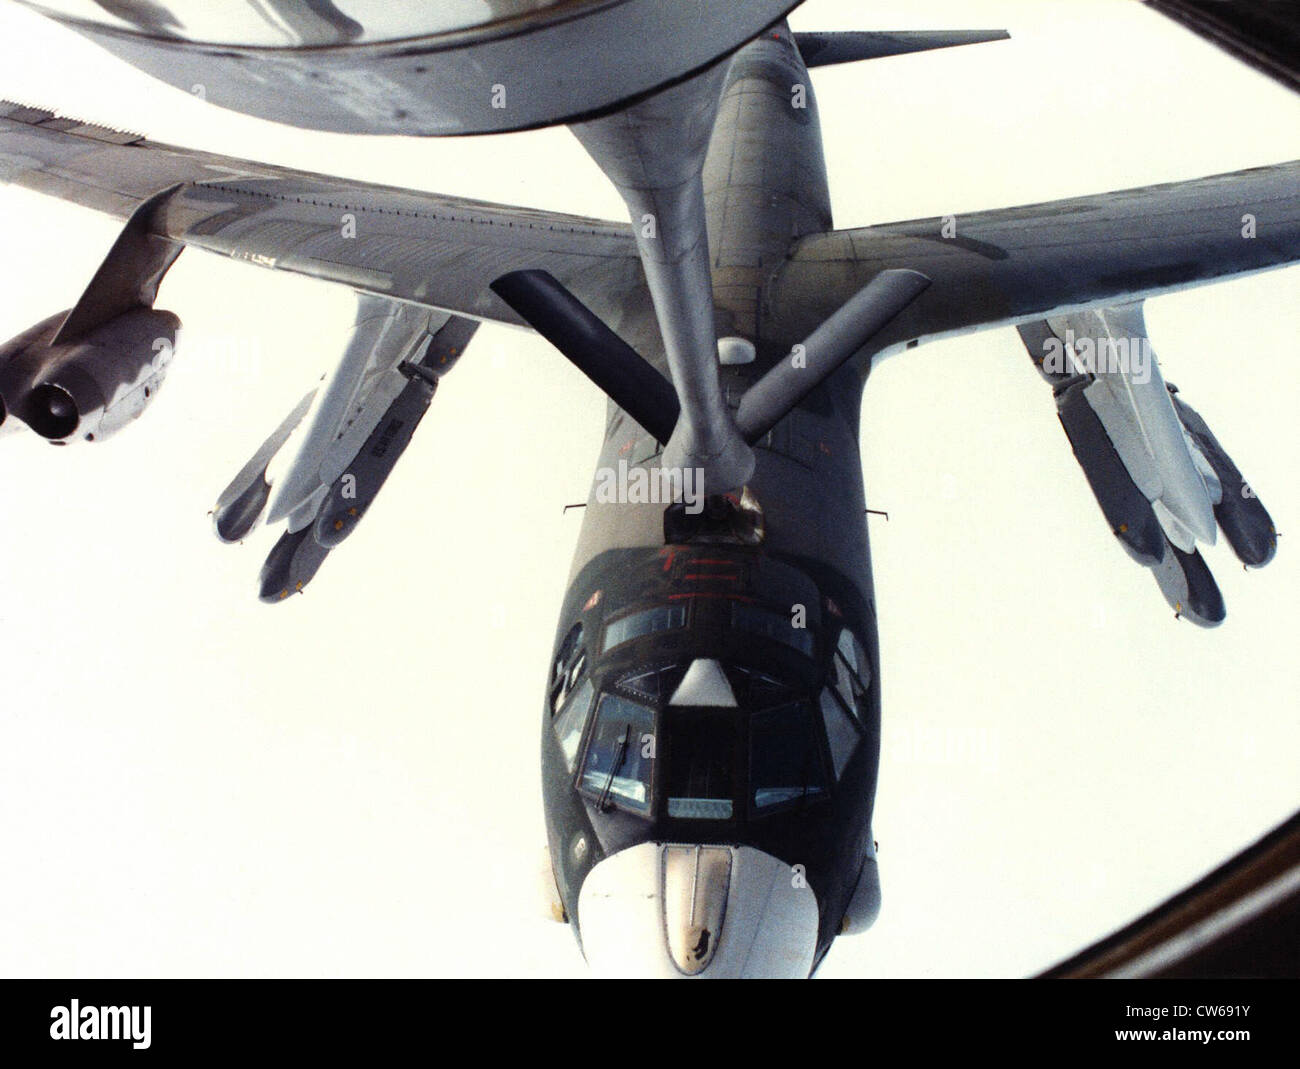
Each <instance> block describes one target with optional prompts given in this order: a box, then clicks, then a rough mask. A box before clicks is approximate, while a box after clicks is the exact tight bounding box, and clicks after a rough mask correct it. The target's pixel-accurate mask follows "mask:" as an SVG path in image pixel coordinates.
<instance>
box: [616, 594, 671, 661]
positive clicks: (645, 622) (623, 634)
mask: <svg viewBox="0 0 1300 1069" xmlns="http://www.w3.org/2000/svg"><path fill="white" fill-rule="evenodd" d="M685 625H686V606H685V605H657V606H655V607H654V608H653V609H643V610H642V611H641V612H634V613H632V614H631V615H630V616H624V617H622V618H620V619H618V620H615V621H614V622H613V623H612V624H610V625H609V626H608V627H606V628H605V645H604V647H603V648H602V649H601V652H602V653H604V652H605V651H606V650H610V649H613V648H614V647H615V646H621V645H622V644H623V643H624V642H631V641H632V640H633V639H634V638H641V637H643V636H644V635H653V634H654V633H656V632H658V631H671V630H672V629H674V628H677V627H684V626H685Z"/></svg>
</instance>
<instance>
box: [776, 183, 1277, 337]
mask: <svg viewBox="0 0 1300 1069" xmlns="http://www.w3.org/2000/svg"><path fill="white" fill-rule="evenodd" d="M1297 260H1300V160H1297V161H1292V162H1290V163H1280V164H1275V165H1272V166H1268V167H1257V168H1254V169H1252V170H1247V171H1237V172H1233V173H1230V174H1222V175H1215V176H1213V177H1209V178H1200V179H1195V180H1192V181H1187V182H1173V183H1169V184H1167V185H1157V186H1146V187H1144V188H1140V189H1130V190H1123V191H1121V192H1115V193H1102V194H1097V195H1095V196H1087V197H1076V198H1072V199H1069V200H1060V201H1054V202H1051V203H1046V204H1035V205H1029V206H1026V207H1018V208H1001V209H995V210H993V211H982V212H972V213H970V214H968V215H958V216H955V217H953V216H949V217H941V218H935V219H915V220H911V221H908V222H901V223H888V224H885V225H881V226H869V227H862V228H859V229H854V230H837V231H832V232H830V233H826V234H816V235H812V236H809V237H806V238H804V239H802V240H801V241H799V242H798V243H797V244H796V245H795V247H794V248H793V249H792V251H791V255H790V258H789V260H788V262H787V263H786V265H785V266H784V267H783V268H782V271H781V274H780V277H779V279H778V281H777V284H776V286H775V288H774V296H773V306H774V308H773V310H774V315H775V316H777V317H780V318H781V319H785V317H789V320H790V321H791V322H794V323H797V324H798V325H799V327H800V328H801V330H802V332H803V333H805V334H806V333H808V332H810V331H811V330H812V329H814V328H815V327H816V326H817V324H818V323H820V322H822V321H823V320H825V319H827V318H828V317H829V316H830V315H831V314H832V313H833V312H834V311H835V310H836V309H837V308H838V307H840V306H841V305H842V304H844V302H846V301H847V300H848V299H849V298H850V297H852V296H853V295H854V294H855V293H857V292H858V291H859V290H861V289H862V287H864V286H865V285H866V284H867V283H868V282H870V281H871V280H872V279H873V278H875V277H876V276H877V275H878V274H880V272H882V271H885V270H888V269H899V268H903V269H910V270H913V271H919V272H921V273H922V274H924V275H925V276H926V277H927V278H929V279H930V285H929V287H927V288H926V290H925V291H924V292H923V293H922V294H920V296H919V297H917V298H916V299H915V300H914V301H912V303H911V304H909V305H908V306H907V307H906V308H904V309H903V310H902V311H901V312H900V313H899V314H898V315H897V316H895V317H894V319H893V320H892V321H891V322H890V323H889V324H888V325H886V326H885V328H884V329H882V330H881V331H879V332H878V333H877V334H876V335H875V336H873V337H872V339H871V341H870V343H869V351H870V352H873V353H878V352H882V351H884V350H886V349H889V348H891V347H894V346H897V345H899V344H904V343H908V342H912V341H922V340H926V339H932V338H937V337H942V336H945V335H952V334H960V333H965V332H967V331H971V330H976V329H980V328H984V327H995V326H1005V325H1010V324H1020V323H1026V322H1030V321H1035V320H1043V319H1047V318H1049V317H1053V316H1062V315H1067V314H1070V313H1073V312H1078V311H1081V310H1084V309H1089V308H1099V307H1106V306H1109V305H1119V304H1125V303H1131V302H1134V301H1138V300H1141V299H1143V298H1145V297H1151V296H1156V295H1158V294H1161V293H1168V292H1171V291H1174V290H1179V289H1184V288H1186V287H1189V286H1195V285H1199V284H1203V283H1208V282H1214V281H1217V280H1220V279H1223V278H1227V277H1229V276H1232V275H1240V274H1247V273H1251V272H1255V271H1262V270H1266V269H1269V268H1274V267H1280V266H1283V265H1286V264H1289V263H1293V262H1295V261H1297Z"/></svg>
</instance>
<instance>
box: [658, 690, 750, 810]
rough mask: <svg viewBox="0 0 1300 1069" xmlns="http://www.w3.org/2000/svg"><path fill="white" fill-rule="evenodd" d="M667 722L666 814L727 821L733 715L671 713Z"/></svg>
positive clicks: (733, 757)
mask: <svg viewBox="0 0 1300 1069" xmlns="http://www.w3.org/2000/svg"><path fill="white" fill-rule="evenodd" d="M670 713H671V716H670V718H669V720H668V734H667V739H668V741H669V752H668V755H667V757H668V787H667V789H668V815H669V816H670V817H679V818H682V819H685V820H730V819H731V816H732V811H733V808H734V804H733V802H732V798H733V797H734V795H735V792H736V782H735V781H736V765H737V763H738V762H737V760H736V742H737V737H738V734H739V732H738V730H737V727H738V725H737V722H736V721H737V718H736V715H735V713H734V712H733V711H731V710H727V711H720V712H719V711H712V710H703V709H673V710H670Z"/></svg>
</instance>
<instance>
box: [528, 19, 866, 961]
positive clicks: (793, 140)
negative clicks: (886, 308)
mask: <svg viewBox="0 0 1300 1069" xmlns="http://www.w3.org/2000/svg"><path fill="white" fill-rule="evenodd" d="M704 184H705V198H706V207H707V216H708V220H707V221H708V232H709V245H710V253H711V265H712V278H713V295H714V304H715V310H716V312H715V314H716V318H717V323H718V334H719V336H720V337H723V338H733V339H735V338H738V339H743V340H744V341H747V342H750V343H752V345H753V347H754V352H755V358H754V359H753V360H752V361H751V362H749V363H742V364H729V365H724V366H723V367H722V368H721V373H722V384H723V388H724V391H725V393H726V396H727V399H728V402H729V404H731V405H732V406H733V408H734V406H735V404H737V403H738V402H739V398H740V397H741V395H742V394H743V393H744V391H745V390H746V388H748V386H749V385H750V384H751V383H752V382H753V381H755V380H756V379H757V378H758V377H759V376H760V375H761V374H762V373H763V372H764V371H766V370H767V369H768V368H770V367H771V366H772V365H773V364H774V363H775V362H776V361H778V360H782V359H788V358H790V355H791V346H792V345H793V344H794V343H795V342H796V341H797V340H798V339H797V337H796V336H795V335H794V332H792V331H790V330H788V329H784V327H783V324H782V323H781V322H780V321H779V320H778V319H775V318H773V317H772V315H771V314H770V312H769V311H768V310H767V308H766V305H765V300H764V298H765V291H766V287H767V284H768V282H769V280H770V279H771V278H772V277H773V276H774V274H775V272H776V271H777V270H778V269H779V268H780V266H781V264H782V262H783V260H784V258H785V256H786V253H787V250H788V248H789V246H790V243H791V242H792V241H793V240H794V239H795V238H797V237H799V236H800V235H802V234H805V233H809V232H818V231H824V230H828V229H830V226H831V218H830V204H829V194H828V191H827V183H826V172H825V164H824V159H823V153H822V145H821V133H820V128H819V124H818V119H817V111H816V104H815V101H814V99H813V96H812V89H811V85H810V81H809V78H808V73H807V70H806V68H805V67H804V65H803V63H802V60H801V59H800V57H799V53H798V51H797V50H796V49H795V47H794V45H793V42H792V41H791V39H790V35H789V32H788V30H786V29H785V27H784V26H781V27H779V28H778V29H776V30H773V31H769V32H768V33H767V34H765V35H763V36H762V37H760V38H759V39H757V40H756V41H755V42H753V43H751V44H750V45H747V46H746V47H745V48H744V49H742V50H741V51H740V52H739V53H737V55H736V56H735V57H734V58H733V60H732V61H731V64H730V69H729V71H728V73H727V76H726V80H725V83H724V89H723V94H722V100H721V104H720V108H719V116H718V121H717V123H716V126H715V132H714V135H713V139H712V141H711V143H710V147H709V152H708V157H707V161H706V165H705V172H704ZM611 325H612V326H614V327H615V329H617V330H618V331H619V332H620V333H621V334H622V335H623V336H624V337H625V338H626V339H627V340H628V341H629V342H631V343H632V344H633V345H634V346H635V347H636V348H638V349H639V350H640V351H641V352H642V353H644V354H645V355H646V356H647V358H648V359H650V360H651V361H652V362H654V363H656V364H657V365H658V366H659V367H660V368H661V369H662V368H663V366H664V365H663V352H662V343H661V342H660V341H659V340H658V331H657V326H656V321H655V316H654V311H653V309H652V308H651V307H650V306H649V303H648V302H647V303H646V305H645V306H644V307H640V308H627V309H624V312H623V318H622V320H621V321H619V322H616V323H612V324H611ZM724 344H725V343H724ZM863 382H864V369H862V368H859V367H855V366H854V365H853V364H852V363H850V364H849V365H846V366H845V367H844V368H842V369H841V370H840V371H839V372H838V373H837V374H835V375H834V376H833V377H832V378H831V379H830V380H828V381H827V382H826V383H824V384H823V385H822V386H821V387H820V388H818V389H816V390H814V391H813V392H812V393H811V394H809V395H808V396H807V397H806V398H805V399H804V400H803V401H802V402H801V403H800V404H799V405H798V406H797V407H796V408H795V409H794V411H792V412H791V413H790V414H789V415H788V416H786V417H785V418H784V419H783V420H782V421H781V422H780V423H779V424H778V425H777V426H776V427H775V428H774V430H773V431H772V432H771V433H769V434H768V435H767V436H766V437H765V438H763V439H762V440H761V441H760V442H759V443H757V446H756V449H755V453H756V456H757V464H756V468H755V471H754V475H753V477H752V479H751V480H750V481H749V482H748V484H747V486H746V489H745V492H744V494H743V496H742V495H740V494H732V495H729V497H728V498H727V499H724V500H717V499H710V500H709V501H708V502H707V505H706V503H705V502H703V501H695V502H691V501H682V502H679V503H678V504H677V505H675V506H672V507H669V506H668V505H667V504H666V503H665V496H664V495H662V494H657V493H656V490H657V489H658V484H657V482H656V480H657V479H659V478H660V477H661V471H660V469H658V468H657V464H658V461H659V457H660V455H661V447H660V445H659V443H658V442H656V441H655V439H654V438H653V437H652V436H651V435H649V434H648V433H647V432H645V431H644V430H643V429H642V428H641V427H640V426H638V425H637V424H636V423H635V422H634V421H633V420H632V419H631V418H630V417H628V416H627V415H626V414H625V413H624V412H623V411H621V410H620V409H618V408H617V407H615V406H614V405H613V404H612V403H611V405H610V408H609V412H608V420H607V424H606V433H605V438H604V441H603V444H602V448H601V452H600V456H599V460H598V463H597V470H596V476H595V478H594V479H593V483H592V490H591V493H590V495H589V498H588V502H587V505H586V509H585V513H584V519H583V524H582V529H581V533H580V535H579V539H578V547H577V551H576V553H575V556H574V561H573V567H572V570H571V573H570V583H569V588H568V591H567V593H566V596H565V599H564V603H563V607H562V609H561V613H560V620H559V624H558V627H557V630H556V644H555V652H554V658H553V662H552V663H553V665H554V667H553V669H552V673H551V678H550V681H549V683H548V691H547V698H546V702H545V703H544V718H543V733H542V768H543V783H544V793H545V804H546V819H547V828H548V835H549V839H550V849H551V858H552V865H553V869H554V873H555V876H556V881H557V885H558V888H559V891H560V894H561V897H562V900H563V903H564V906H565V910H566V913H567V915H568V917H569V919H570V921H571V922H572V923H573V924H574V927H575V932H576V933H577V934H578V936H579V939H580V940H583V941H584V943H585V942H586V941H585V940H584V932H583V928H584V923H585V922H584V919H583V913H584V910H587V909H589V908H591V907H588V905H587V903H586V901H585V900H584V899H583V885H584V881H586V879H587V877H588V876H589V875H590V874H591V872H592V870H593V869H594V868H595V867H596V866H598V865H599V864H600V863H601V862H602V861H604V860H605V859H607V858H610V857H611V856H613V855H615V854H619V853H620V852H623V851H628V850H630V849H631V848H634V847H637V846H638V845H642V844H647V843H654V844H690V845H712V844H725V845H728V846H730V847H732V848H739V847H746V848H752V849H754V850H757V851H761V852H762V853H763V854H765V855H768V856H769V857H770V858H776V859H779V861H780V862H781V864H782V865H783V866H786V867H788V870H789V871H788V874H784V873H783V874H782V876H781V877H780V878H781V879H784V878H785V876H786V875H788V877H789V879H790V881H791V883H792V886H793V887H794V889H795V890H796V891H798V890H807V891H808V892H809V893H811V894H812V895H813V896H815V901H816V909H817V912H816V916H817V932H816V947H815V952H813V950H812V948H809V954H810V963H815V962H816V961H819V960H820V959H821V957H822V956H823V955H824V954H825V952H826V950H827V949H828V948H829V946H830V943H831V941H832V939H833V938H834V936H835V935H836V934H837V933H838V932H839V931H840V929H841V925H842V923H843V921H844V915H845V911H846V908H847V906H848V902H849V900H850V898H851V896H852V894H853V892H854V889H855V886H856V885H857V883H858V880H859V875H860V873H862V870H863V861H864V858H865V857H867V856H868V853H872V854H873V853H874V851H873V850H872V843H871V835H872V832H871V809H872V804H873V799H874V794H875V785H876V775H877V766H878V754H879V723H880V699H879V676H878V644H877V637H876V618H875V604H874V596H873V591H872V582H871V563H870V553H869V548H868V541H867V528H866V522H865V520H866V517H865V501H864V493H863V486H862V469H861V461H860V454H859V444H858V421H859V420H858V413H859V407H860V402H861V390H862V385H863ZM637 471H640V472H642V478H641V480H640V482H639V483H638V477H637V476H636V475H635V473H636V472H637ZM638 486H639V492H638ZM687 487H688V491H687V492H689V483H687ZM647 497H653V498H654V500H645V498H647ZM837 651H840V652H837ZM848 662H852V670H851V672H846V671H845V669H844V667H843V665H844V664H845V663H848ZM714 666H716V667H717V669H720V671H721V675H722V676H725V678H726V681H727V683H726V685H723V684H721V683H719V682H718V674H719V673H718V671H715V667H714ZM710 677H711V678H712V684H713V685H712V687H710V686H709V678H710ZM837 684H838V686H837ZM581 705H585V706H586V709H585V712H579V713H573V712H571V711H570V706H581ZM845 706H849V707H850V708H848V709H845ZM606 707H608V708H609V709H610V710H611V712H610V716H609V717H606V716H603V714H602V710H605V709H606ZM613 710H616V712H615V711H613ZM845 712H848V714H849V716H850V717H851V722H850V723H848V725H847V726H846V725H845V723H843V722H842V718H843V716H844V713H845ZM566 714H567V716H566ZM584 717H585V719H583V718H584ZM610 717H614V719H613V720H611V719H610ZM578 720H582V723H581V724H578V723H576V721H578ZM606 721H608V723H607V722H606ZM611 724H612V725H613V727H611V726H610V725H611ZM557 725H558V727H559V730H558V731H557ZM619 725H622V728H621V729H620V727H619ZM578 731H581V735H580V736H578V737H576V738H575V737H574V736H575V733H576V732H578ZM561 736H563V737H564V738H563V741H562V738H561ZM705 856H706V861H707V857H708V856H710V855H705ZM667 863H668V862H665V864H667ZM695 863H696V866H697V869H698V868H699V864H700V862H699V859H698V857H697V858H696V862H695ZM733 864H735V865H737V866H739V865H740V864H741V859H740V856H739V855H735V856H734V857H733ZM873 868H874V865H873ZM698 877H699V873H698V871H697V872H695V873H694V875H693V876H692V879H691V881H690V882H691V886H692V887H696V885H697V883H698ZM764 878H768V877H767V876H765V877H764ZM805 881H806V888H804V887H802V886H801V882H805ZM722 883H723V884H725V883H726V881H725V880H723V881H722ZM735 892H736V887H735V884H734V874H733V884H732V890H731V897H732V899H733V901H732V908H733V911H734V910H735V909H736V907H737V902H736V897H737V896H736V893H735ZM593 893H594V892H593ZM659 893H660V894H662V895H663V896H664V897H665V899H668V898H671V896H672V893H673V892H672V889H671V887H668V888H666V889H665V888H661V889H660V892H659ZM720 894H721V896H722V897H726V893H725V892H720ZM699 905H700V908H703V903H699ZM671 908H672V906H671V903H667V904H666V905H665V909H668V910H671ZM688 912H690V913H691V914H692V915H693V914H694V913H696V912H698V911H697V910H696V909H692V910H690V911H688ZM695 919H696V920H698V919H699V918H698V917H696V918H695ZM665 923H666V924H667V926H668V928H669V929H671V928H672V925H673V921H672V919H671V917H670V918H669V919H668V920H666V922H665ZM771 923H777V920H776V918H771ZM687 927H689V928H690V929H691V930H692V931H695V929H697V928H700V927H702V925H687ZM714 928H715V930H714V931H712V932H711V933H709V934H708V935H705V936H704V937H703V942H705V943H707V941H708V939H710V938H713V939H715V940H716V938H717V936H718V932H717V930H716V928H717V925H715V926H714ZM721 928H722V931H723V933H725V932H726V922H725V921H723V922H722V924H721ZM629 938H631V936H630V934H629ZM691 938H692V940H694V939H696V936H694V935H693V936H692V937H691ZM668 941H669V943H670V944H671V943H672V942H673V940H672V939H671V938H669V940H668ZM692 945H694V943H692ZM586 949H587V950H588V957H589V958H591V956H592V955H591V952H590V950H591V948H590V947H586ZM711 952H712V951H711V950H709V949H707V948H706V949H704V950H702V951H701V953H703V954H704V955H705V956H706V957H707V956H708V955H709V954H710V953H711ZM697 957H698V955H697ZM593 964H595V963H594V962H593ZM697 964H698V962H697ZM707 964H708V961H707V960H706V961H705V965H707ZM676 968H677V969H678V971H685V972H687V973H688V974H689V973H690V972H691V969H690V968H686V967H684V966H683V964H682V959H681V956H680V955H679V956H678V957H677V959H676ZM805 975H806V973H805Z"/></svg>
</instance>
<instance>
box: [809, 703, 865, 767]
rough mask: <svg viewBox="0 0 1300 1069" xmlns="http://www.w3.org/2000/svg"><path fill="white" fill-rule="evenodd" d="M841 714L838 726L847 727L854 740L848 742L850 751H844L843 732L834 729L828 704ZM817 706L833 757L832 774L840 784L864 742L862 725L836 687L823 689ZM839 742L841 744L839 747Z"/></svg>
mask: <svg viewBox="0 0 1300 1069" xmlns="http://www.w3.org/2000/svg"><path fill="white" fill-rule="evenodd" d="M828 703H829V705H830V706H831V709H832V710H835V711H837V712H838V714H839V718H840V719H839V720H838V721H836V723H838V724H842V725H843V726H845V727H847V729H848V731H849V733H850V734H851V735H852V738H851V739H849V740H847V741H848V749H847V750H846V749H843V748H842V747H843V743H844V742H845V741H846V740H845V737H844V733H843V731H842V730H840V731H838V732H837V731H836V729H835V728H834V727H832V720H833V719H834V714H833V713H828V712H827V704H828ZM817 706H818V709H819V711H820V712H821V718H822V730H823V731H824V732H825V733H826V746H827V749H828V750H829V751H830V756H831V772H832V774H833V775H834V777H835V782H836V783H839V781H840V780H841V779H843V777H844V770H845V769H846V768H848V766H849V762H850V761H852V760H853V755H854V754H855V753H857V750H858V746H859V745H860V744H861V742H862V725H861V723H860V722H859V720H858V718H857V717H856V716H855V715H854V714H853V712H852V710H851V709H850V708H849V707H848V706H847V705H846V703H845V702H844V701H843V700H842V699H841V698H840V695H839V692H838V691H837V690H836V689H835V687H833V686H831V685H827V686H825V687H823V688H822V691H821V694H820V695H818V699H817ZM837 742H838V743H839V744H840V745H838V746H837Z"/></svg>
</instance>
